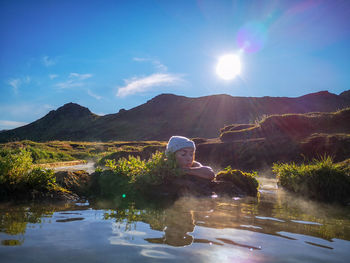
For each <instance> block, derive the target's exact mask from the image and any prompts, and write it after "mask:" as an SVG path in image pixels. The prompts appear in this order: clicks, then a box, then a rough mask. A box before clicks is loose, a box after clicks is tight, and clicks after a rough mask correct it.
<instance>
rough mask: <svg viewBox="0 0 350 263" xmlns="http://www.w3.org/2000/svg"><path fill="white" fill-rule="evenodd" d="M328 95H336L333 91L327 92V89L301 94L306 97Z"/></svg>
mask: <svg viewBox="0 0 350 263" xmlns="http://www.w3.org/2000/svg"><path fill="white" fill-rule="evenodd" d="M329 96H336V95H335V94H333V93H330V92H328V90H322V91H319V92H314V93H309V94H306V95H304V96H301V98H307V97H329Z"/></svg>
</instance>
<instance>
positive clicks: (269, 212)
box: [0, 179, 350, 262]
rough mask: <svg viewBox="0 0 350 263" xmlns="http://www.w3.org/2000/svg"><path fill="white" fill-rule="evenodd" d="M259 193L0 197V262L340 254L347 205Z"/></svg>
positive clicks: (326, 258) (270, 186) (349, 221)
mask: <svg viewBox="0 0 350 263" xmlns="http://www.w3.org/2000/svg"><path fill="white" fill-rule="evenodd" d="M262 183H263V188H262V189H261V193H260V198H239V197H237V198H224V197H215V196H214V197H206V198H194V197H184V198H181V199H179V200H177V201H176V202H174V203H170V204H161V205H160V204H153V203H152V204H149V205H148V206H147V207H145V206H144V205H139V204H138V203H132V204H127V203H123V202H121V203H120V202H119V203H113V202H100V203H96V204H89V203H88V202H85V201H81V202H79V203H75V204H61V205H58V204H44V205H39V204H22V205H20V204H18V205H8V204H2V205H0V241H1V245H0V259H1V262H348V257H349V256H350V242H349V240H350V208H349V207H337V206H331V205H325V204H320V203H316V202H311V201H306V200H303V199H298V198H296V197H295V196H292V195H290V194H288V193H285V192H283V191H282V190H279V189H276V185H275V182H274V181H273V180H272V179H266V180H263V182H262Z"/></svg>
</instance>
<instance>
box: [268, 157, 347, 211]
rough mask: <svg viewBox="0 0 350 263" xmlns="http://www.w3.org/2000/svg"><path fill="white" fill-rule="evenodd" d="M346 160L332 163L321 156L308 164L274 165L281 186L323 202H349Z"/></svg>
mask: <svg viewBox="0 0 350 263" xmlns="http://www.w3.org/2000/svg"><path fill="white" fill-rule="evenodd" d="M349 163H350V162H347V161H344V162H342V163H334V162H333V160H332V158H331V157H329V156H325V157H323V158H320V159H314V160H313V162H311V163H309V164H305V163H303V164H300V165H297V164H295V163H290V164H286V163H285V164H274V165H273V169H272V170H273V172H274V173H275V174H276V175H277V179H278V184H279V185H280V186H282V187H284V188H285V189H287V190H289V191H291V192H294V193H297V194H300V195H303V196H306V197H309V198H312V199H316V200H319V201H324V202H339V203H343V204H346V203H347V202H349V201H350V168H349Z"/></svg>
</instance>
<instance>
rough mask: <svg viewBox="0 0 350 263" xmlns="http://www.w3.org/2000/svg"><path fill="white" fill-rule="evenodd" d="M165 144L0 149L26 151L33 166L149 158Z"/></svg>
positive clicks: (73, 144)
mask: <svg viewBox="0 0 350 263" xmlns="http://www.w3.org/2000/svg"><path fill="white" fill-rule="evenodd" d="M165 145H166V143H165V142H157V141H140V142H124V141H118V142H117V141H116V142H104V143H102V142H71V141H49V142H40V143H39V142H33V141H29V140H24V141H17V142H9V143H4V144H0V149H13V150H19V149H26V150H27V151H29V152H30V153H31V158H32V159H33V163H34V164H43V163H52V162H62V161H73V160H78V159H84V160H88V159H95V160H100V159H102V161H101V163H103V164H104V161H105V159H113V158H114V157H113V156H111V157H109V158H105V157H106V156H110V155H112V154H114V155H118V156H120V157H127V156H128V155H129V154H131V155H138V154H139V155H141V156H142V157H143V156H145V157H146V158H149V157H150V155H151V154H150V152H151V151H153V152H155V150H156V149H158V150H160V148H162V147H164V148H165Z"/></svg>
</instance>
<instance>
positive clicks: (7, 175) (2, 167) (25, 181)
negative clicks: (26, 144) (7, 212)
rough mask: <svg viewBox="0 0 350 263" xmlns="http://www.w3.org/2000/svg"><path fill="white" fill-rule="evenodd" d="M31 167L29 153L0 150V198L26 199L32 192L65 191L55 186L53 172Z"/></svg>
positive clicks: (20, 150)
mask: <svg viewBox="0 0 350 263" xmlns="http://www.w3.org/2000/svg"><path fill="white" fill-rule="evenodd" d="M32 165H33V162H32V157H31V153H30V152H29V151H26V150H23V149H17V150H11V149H1V150H0V189H1V190H0V198H9V197H10V198H13V197H18V196H23V197H27V196H31V194H32V193H33V191H37V192H39V193H46V192H50V191H65V189H63V188H62V187H59V186H58V185H57V184H56V178H55V176H54V172H53V170H45V169H40V168H34V169H31V167H32Z"/></svg>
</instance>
